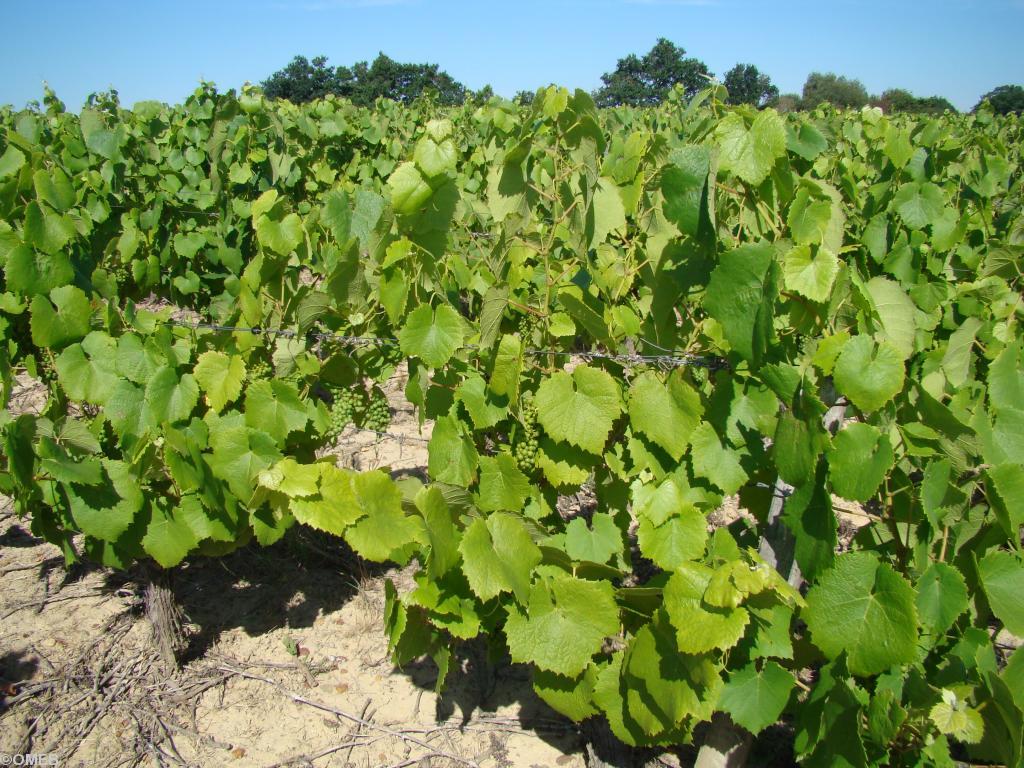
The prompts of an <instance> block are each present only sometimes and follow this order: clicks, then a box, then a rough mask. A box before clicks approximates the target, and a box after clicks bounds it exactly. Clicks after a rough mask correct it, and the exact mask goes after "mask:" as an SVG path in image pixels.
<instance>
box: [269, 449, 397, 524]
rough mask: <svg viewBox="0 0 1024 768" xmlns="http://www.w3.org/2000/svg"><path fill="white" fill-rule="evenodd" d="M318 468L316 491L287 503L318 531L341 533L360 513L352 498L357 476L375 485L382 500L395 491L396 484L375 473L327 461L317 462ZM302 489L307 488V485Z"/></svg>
mask: <svg viewBox="0 0 1024 768" xmlns="http://www.w3.org/2000/svg"><path fill="white" fill-rule="evenodd" d="M318 468H319V474H320V478H319V481H318V483H317V489H316V493H315V494H310V495H306V496H303V497H300V498H293V499H292V501H291V504H290V505H289V509H290V510H291V512H292V514H293V515H294V516H295V519H296V520H298V521H299V522H300V523H302V524H303V525H308V526H310V527H311V528H316V529H317V530H318V531H325V532H326V533H332V534H334V535H335V536H343V535H344V534H345V530H346V529H347V528H348V527H349V526H350V525H352V524H353V523H354V522H356V520H358V519H359V518H360V517H362V516H363V514H364V512H363V509H362V507H361V506H360V505H359V502H358V501H357V500H356V495H355V489H354V488H353V485H354V483H355V481H356V480H357V479H358V480H359V482H360V484H361V485H364V486H365V485H367V484H376V485H379V486H380V493H379V495H378V497H377V498H378V499H379V500H380V501H381V502H382V503H387V499H388V498H389V497H390V496H392V495H394V494H396V493H397V488H396V487H395V485H394V483H391V482H390V478H384V480H387V481H388V482H386V483H385V482H383V481H382V480H380V478H379V477H378V475H377V474H376V473H365V474H362V475H356V474H355V473H354V472H352V471H351V470H348V469H342V468H341V467H335V466H331V465H330V464H320V465H318ZM303 490H308V486H307V487H306V488H304V489H303Z"/></svg>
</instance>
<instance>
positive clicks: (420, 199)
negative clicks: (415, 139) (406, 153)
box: [387, 162, 434, 216]
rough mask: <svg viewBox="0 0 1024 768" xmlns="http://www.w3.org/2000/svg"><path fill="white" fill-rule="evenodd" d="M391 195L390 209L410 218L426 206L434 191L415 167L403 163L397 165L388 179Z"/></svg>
mask: <svg viewBox="0 0 1024 768" xmlns="http://www.w3.org/2000/svg"><path fill="white" fill-rule="evenodd" d="M387 187H388V191H389V192H390V193H391V207H392V208H393V209H394V210H395V213H398V214H400V215H402V216H411V215H412V214H414V213H417V212H418V211H419V210H420V209H421V208H422V207H423V206H425V205H426V204H427V201H428V200H430V198H431V196H433V194H434V190H433V189H432V188H431V186H430V184H428V183H427V180H426V179H424V178H423V174H421V173H420V172H419V170H418V169H417V168H416V165H415V164H414V163H411V162H405V163H402V164H401V165H399V166H398V167H397V168H395V170H394V171H393V172H392V174H391V176H390V177H389V178H388V184H387Z"/></svg>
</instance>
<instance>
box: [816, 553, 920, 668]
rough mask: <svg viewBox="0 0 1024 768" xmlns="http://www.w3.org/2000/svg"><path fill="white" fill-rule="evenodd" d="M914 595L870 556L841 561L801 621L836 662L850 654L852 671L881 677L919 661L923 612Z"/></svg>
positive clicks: (819, 586)
mask: <svg viewBox="0 0 1024 768" xmlns="http://www.w3.org/2000/svg"><path fill="white" fill-rule="evenodd" d="M914 599H915V595H914V590H913V588H911V586H910V585H909V584H908V583H907V582H906V581H905V580H904V579H903V577H902V576H900V575H899V574H898V573H896V571H894V570H893V569H892V568H891V567H890V566H889V565H887V564H885V563H881V562H879V561H878V559H877V557H876V556H875V555H874V554H872V553H869V552H852V553H848V554H845V555H840V556H839V557H837V558H836V562H835V565H834V566H833V567H832V568H831V569H830V570H828V571H826V572H825V573H824V574H823V575H822V576H821V578H820V579H819V581H818V583H817V584H816V585H815V586H813V587H812V588H811V590H810V592H808V593H807V608H805V609H804V611H803V612H802V614H801V617H802V618H803V620H804V621H805V622H807V626H808V629H810V632H811V639H812V640H813V641H814V643H815V645H817V646H818V647H819V648H820V649H821V650H822V652H823V653H824V654H825V655H826V656H827V657H828V658H829V659H834V658H836V657H838V656H839V654H841V653H844V652H845V653H846V655H847V663H848V664H849V667H850V672H852V673H853V674H855V675H876V674H878V673H880V672H884V671H885V670H887V669H889V667H891V666H893V665H896V664H907V663H910V662H911V661H913V660H914V658H915V656H916V651H917V624H918V621H917V608H916V606H915V605H914Z"/></svg>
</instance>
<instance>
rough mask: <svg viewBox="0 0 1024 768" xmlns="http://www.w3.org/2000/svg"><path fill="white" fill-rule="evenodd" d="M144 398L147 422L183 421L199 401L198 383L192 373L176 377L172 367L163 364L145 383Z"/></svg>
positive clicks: (154, 423) (156, 423) (153, 423)
mask: <svg viewBox="0 0 1024 768" xmlns="http://www.w3.org/2000/svg"><path fill="white" fill-rule="evenodd" d="M145 400H146V415H147V423H148V424H150V425H152V426H156V425H159V424H162V423H164V422H170V423H172V424H173V423H174V422H178V421H185V420H186V419H188V417H189V416H191V415H192V410H193V409H194V408H195V407H196V404H197V403H198V402H199V385H198V384H196V380H195V378H194V377H193V376H192V374H190V373H186V374H185V375H183V376H182V377H181V378H178V374H177V372H176V371H175V370H174V368H172V367H171V366H169V365H165V366H163V367H161V368H160V369H158V370H157V372H156V373H154V374H153V378H151V379H150V380H149V383H148V384H147V385H146V398H145Z"/></svg>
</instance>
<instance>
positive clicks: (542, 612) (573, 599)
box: [505, 576, 619, 677]
mask: <svg viewBox="0 0 1024 768" xmlns="http://www.w3.org/2000/svg"><path fill="white" fill-rule="evenodd" d="M618 632H619V609H618V606H616V605H615V597H614V593H613V590H612V585H611V583H610V582H607V581H584V580H583V579H576V578H573V577H572V576H556V577H555V578H553V579H552V580H551V582H550V585H548V584H547V583H545V582H543V581H539V582H536V583H535V584H534V585H533V588H532V589H531V590H530V595H529V604H528V607H527V610H526V612H525V613H524V612H523V611H521V610H520V609H519V608H518V607H516V606H511V607H509V613H508V621H507V622H506V624H505V636H506V638H507V640H508V649H509V653H510V655H511V657H512V661H514V662H523V663H530V664H533V665H534V666H536V667H538V668H539V669H543V670H547V671H549V672H555V673H556V674H559V675H565V676H566V677H576V676H577V675H579V674H581V673H582V672H583V670H584V669H586V668H587V667H588V666H589V665H590V660H591V657H593V655H594V654H596V653H598V652H599V651H600V650H601V646H602V645H603V644H604V641H605V638H607V637H610V636H612V635H616V634H618Z"/></svg>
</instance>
